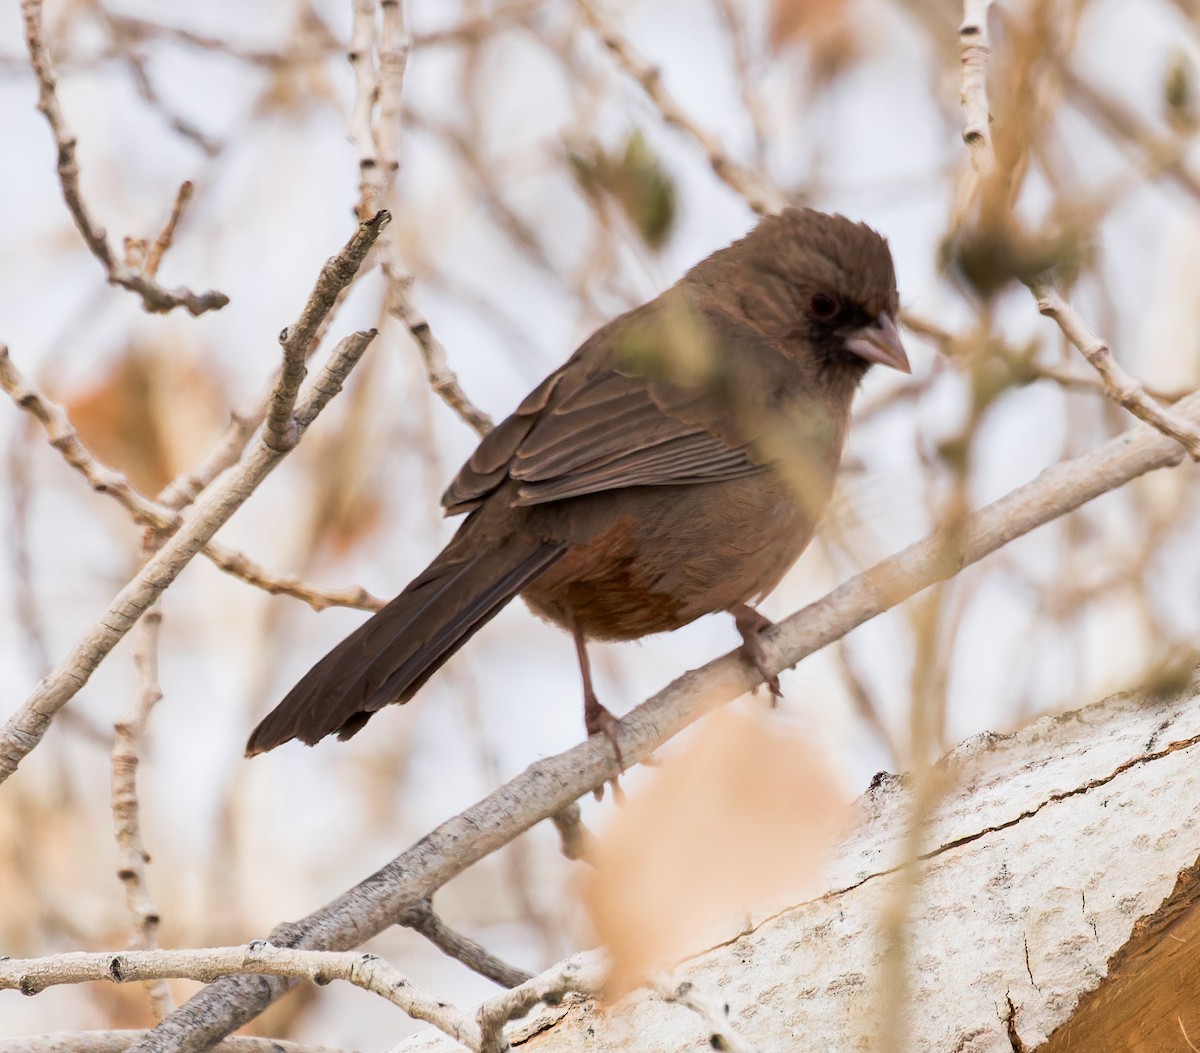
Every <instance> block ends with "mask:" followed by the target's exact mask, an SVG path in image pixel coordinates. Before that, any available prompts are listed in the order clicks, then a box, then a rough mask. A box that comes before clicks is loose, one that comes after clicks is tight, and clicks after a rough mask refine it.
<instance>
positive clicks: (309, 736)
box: [246, 545, 564, 756]
mask: <svg viewBox="0 0 1200 1053" xmlns="http://www.w3.org/2000/svg"><path fill="white" fill-rule="evenodd" d="M563 553H564V549H563V547H562V546H554V545H538V546H537V547H535V548H533V549H532V550H530V549H526V550H525V552H524V553H520V552H518V553H516V554H515V555H510V554H509V550H507V549H505V550H497V551H492V552H487V553H483V554H481V555H478V556H473V557H471V558H469V559H467V560H464V561H461V562H455V563H449V564H443V563H439V561H437V560H435V561H434V563H433V564H432V565H431V566H430V567H429V569H428V570H427V571H425V573H424V574H422V575H421V576H420V577H418V578H417V579H416V580H415V581H413V582H412V583H411V584H410V585H409V586H408V588H406V589H405V590H404V591H403V592H402V593H401V594H400V595H399V596H397V597H396V598H395V599H394V600H392V601H391V603H389V604H388V605H387V606H386V607H384V608H383V609H382V610H380V611H378V612H377V613H376V614H374V615H373V616H372V617H371V618H369V619H368V620H367V621H366V622H364V623H363V624H362V625H360V626H359V627H358V628H357V629H356V630H355V631H354V632H352V633H351V634H350V635H349V636H348V637H346V639H345V640H343V641H342V642H341V643H340V644H338V645H337V646H336V647H335V648H334V649H333V650H332V651H330V652H329V653H328V654H327V655H326V656H325V657H324V658H322V659H321V660H320V661H319V662H317V664H316V665H314V666H313V667H312V669H310V670H309V671H308V673H307V674H306V675H305V676H304V677H303V678H302V679H301V680H300V682H299V683H298V684H296V686H295V687H293V688H292V690H291V691H289V692H288V694H287V696H286V697H285V698H284V699H283V701H282V702H280V703H279V705H278V706H276V707H275V708H274V709H273V710H272V711H271V712H270V713H269V714H267V716H266V717H265V718H264V719H263V721H262V723H260V724H259V725H258V727H256V728H255V729H254V731H253V733H252V734H251V735H250V741H249V742H248V743H247V744H246V755H247V756H254V755H255V754H257V753H265V752H266V751H267V750H270V749H274V748H275V747H276V746H278V745H280V744H282V743H284V742H287V741H288V740H289V739H300V741H301V742H306V743H308V745H310V746H312V745H315V744H316V743H317V742H319V741H320V740H321V739H323V738H325V736H327V735H332V734H335V733H336V734H337V735H338V737H339V738H342V739H347V738H349V737H350V736H351V735H353V734H354V733H355V732H357V731H358V730H359V729H360V728H361V727H362V726H363V725H364V724H365V723H366V722H367V720H368V719H370V717H371V715H372V714H373V713H374V712H376V711H377V710H379V709H382V708H383V707H384V706H386V705H387V704H388V703H391V702H407V701H408V700H409V699H410V698H412V696H413V695H414V694H415V693H416V692H417V690H418V689H419V688H420V687H421V685H422V684H424V683H425V681H426V680H428V679H429V678H430V677H431V676H432V675H433V674H434V673H435V672H437V670H438V669H439V668H441V666H442V665H443V664H444V663H445V662H446V660H447V659H449V658H450V656H451V655H453V654H454V652H455V651H457V650H458V649H459V648H460V647H461V646H462V645H463V644H464V643H466V642H467V640H469V639H470V638H471V637H472V636H473V635H474V634H475V632H476V631H477V630H478V629H479V628H480V627H481V626H482V625H483V624H484V623H485V622H487V621H488V620H489V619H490V618H492V617H493V616H494V615H495V614H496V613H497V612H498V611H499V610H500V608H501V607H503V606H504V605H505V604H506V603H508V602H509V600H511V599H512V598H513V597H514V596H516V595H517V594H518V593H520V592H521V591H522V590H523V589H524V588H525V587H526V586H527V585H529V584H530V583H531V582H532V581H533V580H534V579H536V578H537V577H538V576H539V575H541V574H542V572H543V571H545V570H546V569H547V568H548V567H550V566H551V565H552V564H553V563H556V562H557V561H558V560H559V559H560V558H561V557H562V555H563ZM506 555H508V558H507V559H505V558H504V557H505V556H506Z"/></svg>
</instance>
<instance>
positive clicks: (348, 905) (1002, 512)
mask: <svg viewBox="0 0 1200 1053" xmlns="http://www.w3.org/2000/svg"><path fill="white" fill-rule="evenodd" d="M1175 410H1176V412H1178V413H1179V414H1181V415H1183V416H1186V417H1187V418H1188V419H1191V420H1200V395H1192V396H1189V397H1188V398H1187V399H1184V400H1183V401H1182V402H1181V403H1180V404H1179V405H1178V406H1176V407H1175ZM1182 459H1183V451H1182V449H1181V448H1180V446H1179V444H1178V443H1176V442H1175V441H1174V440H1173V439H1169V438H1167V437H1166V436H1164V435H1162V434H1161V433H1159V432H1157V431H1155V430H1154V429H1152V428H1150V427H1148V426H1146V425H1141V424H1139V425H1137V426H1135V427H1134V428H1133V429H1131V430H1130V431H1127V432H1125V433H1124V434H1122V435H1119V436H1117V437H1116V438H1115V439H1112V440H1110V441H1109V442H1107V443H1105V444H1103V445H1101V446H1099V447H1097V448H1096V449H1094V450H1091V451H1089V452H1088V453H1085V454H1082V455H1081V456H1079V457H1075V458H1073V459H1071V460H1068V461H1064V462H1062V463H1060V464H1056V465H1054V466H1052V467H1050V468H1047V469H1046V470H1045V471H1044V472H1042V473H1041V475H1039V476H1038V477H1037V478H1036V479H1034V480H1033V481H1032V482H1029V483H1026V484H1025V485H1024V486H1021V487H1018V488H1017V489H1016V490H1014V491H1012V492H1011V493H1009V494H1007V495H1005V496H1004V497H1002V498H1000V499H999V500H997V501H994V502H992V503H991V504H989V505H987V506H985V507H984V508H981V509H979V510H978V511H975V512H972V513H970V514H969V515H967V516H965V517H964V519H963V520H962V522H961V523H959V524H958V525H957V527H956V535H955V536H956V538H957V541H958V546H957V548H956V549H955V550H953V551H949V550H948V548H947V545H946V543H945V539H944V537H943V535H942V534H941V533H940V532H935V533H934V534H931V535H930V536H928V537H926V538H924V539H923V540H921V541H919V542H916V543H915V544H913V545H910V546H909V547H908V548H907V549H905V550H903V551H902V552H899V553H897V554H896V555H894V556H891V557H889V558H888V559H885V560H883V561H882V562H881V563H879V564H877V565H876V566H874V567H872V568H871V569H869V570H867V571H865V572H863V573H862V574H859V575H857V576H855V577H853V578H851V579H850V580H848V581H847V582H845V583H844V584H843V585H841V586H839V587H838V588H837V589H835V590H834V591H833V592H831V593H830V594H829V595H827V596H825V597H824V598H823V599H821V600H818V601H817V602H815V603H813V604H810V605H809V606H808V607H806V608H804V609H803V610H801V611H799V612H797V613H796V614H793V615H792V616H791V617H789V618H787V619H784V620H783V621H781V622H780V623H779V624H778V625H777V626H776V628H775V630H774V631H771V632H769V633H767V634H765V638H764V647H765V651H766V659H767V662H766V666H767V671H768V672H775V673H778V672H782V671H783V670H784V669H785V668H789V667H791V666H793V665H795V664H796V663H798V662H800V661H801V660H802V659H804V658H806V657H807V656H808V655H810V654H812V653H813V652H814V651H817V650H820V649H821V648H822V647H825V646H827V645H828V644H830V643H832V642H834V641H835V640H838V639H840V638H841V637H843V636H844V635H846V634H847V633H848V632H850V631H851V630H852V629H854V628H856V627H857V626H859V625H861V624H863V623H864V622H866V621H869V620H870V619H871V618H874V617H876V616H877V615H879V614H881V613H883V612H884V611H886V610H890V609H891V608H892V607H895V606H896V605H897V604H899V603H901V602H903V601H904V600H906V599H908V598H909V597H910V596H912V595H914V594H916V593H917V592H919V591H921V590H923V589H925V588H928V587H929V586H930V585H933V584H935V583H937V582H939V581H944V580H946V579H947V578H949V577H952V576H953V575H955V574H957V573H958V572H959V571H961V570H962V569H963V568H964V567H967V566H969V565H970V564H972V563H975V562H977V561H979V560H980V559H982V558H983V557H984V556H986V555H989V554H990V553H992V552H995V551H997V550H998V549H1000V548H1002V547H1003V546H1005V545H1007V544H1008V543H1009V542H1011V541H1012V540H1014V539H1015V538H1018V537H1021V536H1022V535H1024V534H1027V533H1029V532H1030V531H1031V530H1034V529H1036V528H1037V527H1039V526H1043V525H1045V524H1046V523H1049V522H1051V521H1053V520H1055V519H1057V518H1059V517H1061V516H1064V515H1066V514H1068V513H1069V512H1073V511H1074V510H1076V509H1077V508H1079V507H1081V506H1082V505H1084V504H1086V503H1087V502H1088V501H1091V500H1093V499H1095V498H1096V497H1099V496H1101V495H1102V494H1105V493H1109V492H1110V491H1113V490H1116V489H1119V488H1120V487H1122V486H1124V485H1125V484H1126V483H1128V482H1129V481H1130V480H1132V479H1136V478H1137V477H1139V476H1141V475H1144V474H1145V473H1147V472H1150V471H1153V470H1155V469H1158V468H1165V467H1168V466H1173V465H1177V464H1179V463H1180V461H1181V460H1182ZM760 683H761V677H760V676H759V675H758V674H757V673H756V672H755V670H754V669H753V668H752V667H751V666H750V665H749V664H748V663H746V662H745V661H744V660H743V659H742V657H741V654H740V652H737V651H734V652H731V653H730V654H727V655H725V656H724V657H722V658H718V659H716V660H715V661H712V662H710V663H708V664H707V665H706V666H704V667H702V668H701V669H698V670H694V671H692V672H690V673H686V674H684V675H683V676H682V677H680V678H679V679H677V680H676V681H675V682H674V683H672V684H670V685H669V686H668V687H666V688H664V689H663V690H662V691H660V692H659V693H658V694H656V695H654V696H653V697H652V698H650V699H648V700H647V701H646V702H643V703H642V704H641V705H639V706H638V707H637V708H636V709H634V710H633V712H631V713H630V714H629V715H628V716H626V717H625V718H624V719H623V720H622V721H621V722H620V731H619V733H618V740H619V742H620V746H621V752H622V756H623V758H624V762H625V764H626V765H627V766H628V765H633V764H636V763H639V762H640V761H642V760H644V759H645V758H646V757H648V756H649V755H650V754H651V753H653V751H654V750H656V749H657V748H659V747H660V746H661V745H662V744H663V743H664V742H666V741H667V740H668V739H670V738H672V737H673V736H674V735H676V734H678V733H679V732H680V731H681V730H682V729H683V728H685V727H686V726H688V725H689V724H691V723H693V722H694V721H696V720H698V719H699V718H700V717H701V716H703V715H704V714H705V713H708V712H710V711H711V710H713V709H715V708H717V707H718V706H721V705H724V704H725V703H726V702H729V701H731V700H732V699H734V698H736V697H738V696H739V695H742V694H744V693H746V692H748V691H750V690H752V689H753V688H754V687H756V686H757V685H758V684H760ZM615 773H616V772H615V762H614V759H613V753H612V748H611V746H610V745H609V743H608V742H606V741H603V737H602V736H597V737H593V738H592V739H590V740H588V741H587V742H584V743H581V744H580V745H578V746H576V747H575V748H574V749H571V750H568V751H567V752H566V753H562V754H559V755H557V756H554V757H547V758H544V759H542V760H539V761H537V762H536V763H534V764H532V765H531V766H530V767H529V768H527V769H526V770H525V771H524V772H523V773H522V774H521V775H518V776H517V777H516V778H515V779H512V780H511V781H510V782H509V783H507V784H506V785H505V786H503V787H501V788H499V789H498V790H496V791H495V792H494V793H493V794H491V795H489V796H488V797H486V798H484V799H483V800H482V801H480V802H478V803H477V804H475V805H473V806H471V807H470V808H468V809H466V810H465V811H464V812H462V813H461V814H459V815H458V816H455V817H454V818H452V819H449V820H447V821H446V822H445V823H442V824H441V825H440V826H438V827H437V828H436V829H435V830H433V831H432V832H431V833H429V834H428V835H426V836H425V837H423V838H422V839H421V840H420V841H419V842H417V844H415V845H414V846H413V847H412V848H410V849H408V850H407V851H406V852H404V853H402V854H401V855H400V856H398V857H397V858H396V859H394V860H393V861H392V862H391V863H389V864H387V866H385V867H384V868H383V869H381V870H379V871H378V872H376V873H375V874H373V875H371V876H370V877H369V878H367V879H366V880H364V881H363V882H362V883H361V884H359V885H358V886H356V887H355V888H353V889H350V890H349V891H347V892H346V893H344V894H343V895H341V896H339V897H338V898H336V899H334V900H333V901H331V902H330V903H329V904H327V905H326V906H324V907H322V908H320V909H319V910H317V911H315V912H314V913H312V914H310V915H309V916H308V917H306V918H304V919H302V920H301V921H299V922H293V923H288V924H284V925H281V926H279V927H278V928H277V929H276V930H275V931H274V933H272V936H271V942H272V943H273V944H275V945H276V946H298V947H306V948H323V949H330V950H345V949H348V948H350V947H353V946H357V945H358V944H360V943H362V942H363V941H364V940H367V939H370V938H371V937H372V936H374V935H377V934H378V933H379V932H382V931H383V930H384V929H385V928H387V927H389V926H390V925H393V924H395V922H396V920H397V919H398V918H399V917H400V916H401V915H402V914H403V913H404V912H405V911H406V910H408V909H409V908H411V907H412V906H413V904H415V903H419V902H420V901H421V900H423V899H426V898H428V897H429V896H432V895H433V893H434V892H435V891H436V890H437V889H439V888H441V887H442V886H443V885H444V884H445V883H446V882H447V881H449V880H450V879H451V878H452V877H454V876H455V875H457V874H459V873H461V872H462V871H463V870H465V869H466V868H467V867H469V866H470V865H471V864H473V863H475V862H478V861H479V860H480V859H482V858H484V857H485V856H487V855H489V854H491V853H492V852H494V851H495V850H496V849H498V848H500V847H501V846H502V845H504V844H507V843H508V842H509V841H511V840H513V838H515V837H517V836H518V835H519V834H521V833H523V832H524V831H526V830H528V829H529V828H530V827H532V826H534V825H535V824H536V823H538V822H541V821H542V820H543V819H548V818H551V817H552V816H554V815H556V814H558V813H560V812H561V811H562V810H563V809H564V808H565V807H567V806H568V805H570V804H572V803H573V802H574V801H576V800H578V799H579V798H581V797H583V796H584V795H585V794H587V793H589V792H590V791H591V790H593V789H594V788H595V787H597V786H600V785H603V784H604V783H605V782H607V781H608V780H610V779H611V778H612V777H613V775H614V774H615ZM288 986H289V984H288V983H287V982H286V981H284V980H280V979H278V978H272V979H269V980H261V979H254V980H248V979H246V978H230V979H226V980H220V981H218V982H217V983H215V984H213V985H212V986H211V987H209V988H206V989H205V990H204V991H201V992H199V993H198V994H196V995H195V996H193V998H192V999H191V1000H190V1001H189V1002H187V1003H186V1004H184V1005H183V1006H181V1007H180V1008H179V1009H178V1010H176V1011H175V1012H174V1013H173V1014H171V1016H169V1017H168V1018H167V1019H166V1020H165V1021H163V1022H162V1023H161V1024H160V1025H158V1027H157V1028H155V1029H154V1030H153V1031H152V1032H150V1033H149V1036H148V1037H147V1039H146V1041H145V1042H144V1043H141V1044H138V1045H136V1046H134V1047H131V1048H132V1049H133V1050H135V1051H136V1053H151V1051H153V1053H178V1051H186V1053H196V1051H199V1050H204V1049H208V1048H211V1046H212V1045H213V1043H215V1042H217V1041H219V1040H220V1039H221V1038H223V1037H224V1036H225V1035H228V1034H229V1033H231V1032H232V1031H234V1030H235V1029H236V1028H238V1027H241V1026H243V1025H244V1024H246V1023H248V1022H249V1021H250V1020H252V1019H253V1018H254V1017H255V1016H257V1015H258V1014H259V1013H260V1012H262V1010H263V1009H265V1008H266V1006H267V1005H268V1004H269V1003H270V1002H271V1001H272V1000H274V999H275V998H277V997H279V996H280V995H281V994H283V992H284V991H285V990H287V988H288Z"/></svg>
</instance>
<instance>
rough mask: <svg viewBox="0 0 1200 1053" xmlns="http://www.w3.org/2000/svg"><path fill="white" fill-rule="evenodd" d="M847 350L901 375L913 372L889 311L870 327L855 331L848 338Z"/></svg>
mask: <svg viewBox="0 0 1200 1053" xmlns="http://www.w3.org/2000/svg"><path fill="white" fill-rule="evenodd" d="M846 349H847V350H848V351H853V352H854V353H855V354H856V355H858V356H859V357H860V358H865V359H866V360H867V361H868V362H877V363H878V364H879V365H881V366H891V367H892V369H898V370H900V372H901V373H911V372H912V366H910V365H909V364H908V355H906V354H905V353H904V345H903V344H902V343H901V342H900V334H899V332H897V330H896V322H895V320H894V319H893V318H892V315H891V313H890V312H889V311H884V312H883V314H881V315H880V316H879V317H878V318H876V319H875V321H873V322H872V323H871V324H870V325H864V326H863V327H862V328H861V329H855V330H854V332H852V333H851V334H850V335H849V336H848V337H847V338H846Z"/></svg>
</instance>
